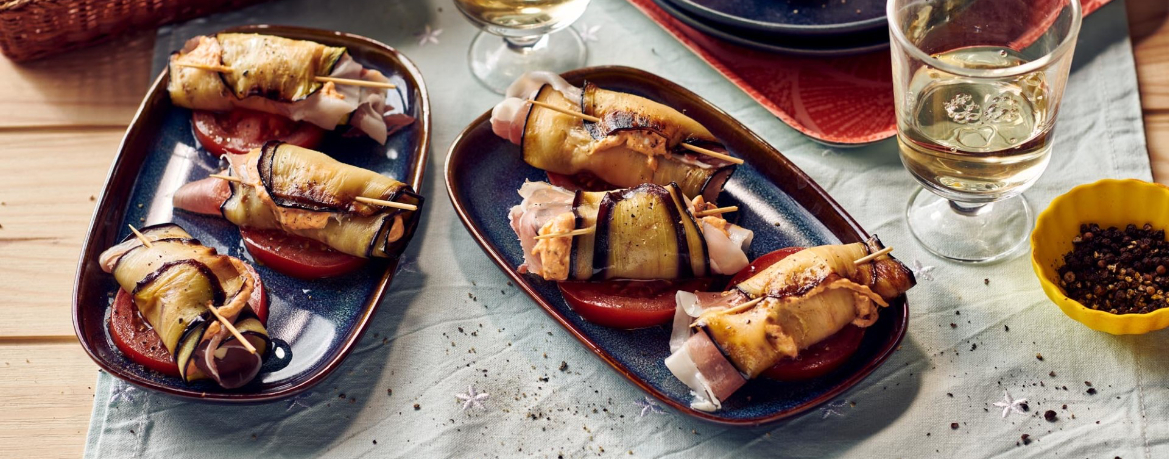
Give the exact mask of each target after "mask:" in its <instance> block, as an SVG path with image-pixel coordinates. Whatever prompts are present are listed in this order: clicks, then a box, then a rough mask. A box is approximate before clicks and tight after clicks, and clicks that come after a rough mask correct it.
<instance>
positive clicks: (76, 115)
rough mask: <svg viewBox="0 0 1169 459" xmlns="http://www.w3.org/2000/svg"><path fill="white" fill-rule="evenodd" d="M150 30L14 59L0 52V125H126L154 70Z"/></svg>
mask: <svg viewBox="0 0 1169 459" xmlns="http://www.w3.org/2000/svg"><path fill="white" fill-rule="evenodd" d="M153 49H154V31H150V32H144V33H139V34H134V35H130V36H126V37H121V38H117V39H114V40H113V41H110V42H107V43H105V44H102V45H100V46H97V47H93V48H88V49H82V50H77V51H72V52H68V53H65V54H62V55H59V56H54V57H52V58H49V59H45V60H39V61H33V62H28V63H24V64H15V63H13V62H11V61H9V60H7V59H4V58H2V57H0V82H3V84H0V100H3V101H4V110H0V128H3V129H10V128H13V127H26V126H113V127H124V126H125V125H126V124H127V123H129V122H130V118H131V117H133V116H134V112H135V111H137V109H138V104H139V103H141V102H142V95H143V93H144V92H145V91H146V88H147V86H148V85H149V83H150V80H151V78H152V76H151V75H150V56H151V53H152V52H153Z"/></svg>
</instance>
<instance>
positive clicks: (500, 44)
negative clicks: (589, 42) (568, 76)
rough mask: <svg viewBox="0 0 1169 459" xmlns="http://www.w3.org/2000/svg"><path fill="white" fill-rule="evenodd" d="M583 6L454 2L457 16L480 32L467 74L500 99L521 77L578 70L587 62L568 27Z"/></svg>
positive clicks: (556, 0)
mask: <svg viewBox="0 0 1169 459" xmlns="http://www.w3.org/2000/svg"><path fill="white" fill-rule="evenodd" d="M588 4H589V0H455V6H457V7H458V8H459V11H461V12H462V13H463V15H464V16H466V17H467V18H468V19H470V20H471V22H472V23H474V24H475V25H476V26H477V27H479V28H480V29H482V32H480V33H479V35H477V36H476V37H475V40H474V41H473V42H472V43H471V50H470V52H469V53H468V56H467V58H468V61H469V63H470V65H471V73H473V74H474V75H475V77H476V78H478V79H479V81H480V82H482V83H483V84H484V85H485V86H487V87H488V88H489V89H491V90H493V91H495V92H497V93H500V94H503V93H504V91H505V90H506V89H507V86H508V85H510V84H511V82H512V81H515V79H516V78H518V77H519V76H520V75H523V74H524V73H525V72H528V71H535V70H546V71H551V72H556V73H560V72H564V71H567V70H572V69H575V68H579V67H583V66H584V64H585V60H586V59H587V57H588V53H587V49H586V47H585V43H584V40H582V39H581V37H580V35H579V34H577V33H576V32H575V31H574V30H572V29H571V28H569V27H568V26H569V25H571V24H572V23H573V22H575V21H576V20H577V19H578V18H580V16H581V14H584V11H585V8H587V7H588ZM563 29H567V30H563ZM500 37H502V39H501V38H500Z"/></svg>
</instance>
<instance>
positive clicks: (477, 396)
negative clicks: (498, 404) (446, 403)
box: [455, 386, 491, 411]
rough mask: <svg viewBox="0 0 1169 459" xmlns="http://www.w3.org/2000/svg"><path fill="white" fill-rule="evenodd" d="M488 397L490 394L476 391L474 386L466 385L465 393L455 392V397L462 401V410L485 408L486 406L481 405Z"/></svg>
mask: <svg viewBox="0 0 1169 459" xmlns="http://www.w3.org/2000/svg"><path fill="white" fill-rule="evenodd" d="M489 397H491V395H490V394H488V393H486V392H476V391H475V386H467V393H465V394H455V398H457V399H459V401H461V402H463V411H467V410H469V409H471V408H481V409H487V407H485V406H483V401H484V400H487V399H488V398H489Z"/></svg>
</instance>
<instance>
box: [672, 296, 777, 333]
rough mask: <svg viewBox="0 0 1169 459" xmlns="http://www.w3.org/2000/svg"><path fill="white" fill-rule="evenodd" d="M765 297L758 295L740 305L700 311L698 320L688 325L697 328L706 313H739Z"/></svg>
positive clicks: (701, 323) (702, 322)
mask: <svg viewBox="0 0 1169 459" xmlns="http://www.w3.org/2000/svg"><path fill="white" fill-rule="evenodd" d="M765 299H767V297H765V296H761V297H759V298H756V299H754V300H751V301H748V302H746V303H743V304H740V305H737V306H734V307H731V308H730V309H725V310H710V311H707V312H704V313H702V315H701V316H699V317H698V320H695V321H694V323H692V324H690V327H691V328H697V327H700V326H702V325H703V324H704V321H703V320H702V318H703V317H705V316H706V315H707V314H713V313H720V314H738V313H740V312H742V311H746V310H747V309H749V308H751V306H755V305H756V304H759V302H760V301H763V300H765Z"/></svg>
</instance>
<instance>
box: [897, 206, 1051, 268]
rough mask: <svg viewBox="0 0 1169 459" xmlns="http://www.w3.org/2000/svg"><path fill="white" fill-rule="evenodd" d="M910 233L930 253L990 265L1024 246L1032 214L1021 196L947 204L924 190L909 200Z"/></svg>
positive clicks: (1033, 219)
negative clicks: (973, 202) (976, 202)
mask: <svg viewBox="0 0 1169 459" xmlns="http://www.w3.org/2000/svg"><path fill="white" fill-rule="evenodd" d="M905 218H906V220H907V221H908V222H909V231H910V232H911V233H913V237H915V238H917V241H918V242H920V243H921V245H922V246H924V247H925V248H926V250H929V251H930V252H932V253H933V254H935V255H937V256H940V257H944V258H948V259H951V260H954V261H960V262H966V263H989V262H992V261H997V260H1002V259H1004V258H1007V257H1009V256H1012V255H1015V254H1016V253H1019V252H1021V250H1020V249H1022V248H1024V247H1026V246H1027V239H1028V237H1029V236H1030V235H1031V229H1032V228H1033V227H1034V226H1035V215H1034V214H1033V213H1032V211H1031V206H1030V205H1028V204H1027V200H1026V199H1025V198H1024V197H1023V196H1022V195H1019V196H1015V197H1012V198H1008V199H1004V200H1002V201H997V202H993V203H990V204H964V203H958V202H952V201H948V200H946V199H945V198H942V197H939V196H938V195H935V194H933V193H931V192H929V191H928V190H926V189H924V188H920V189H918V190H917V192H916V193H914V194H913V196H912V197H911V198H909V207H908V208H907V209H906V210H905Z"/></svg>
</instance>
